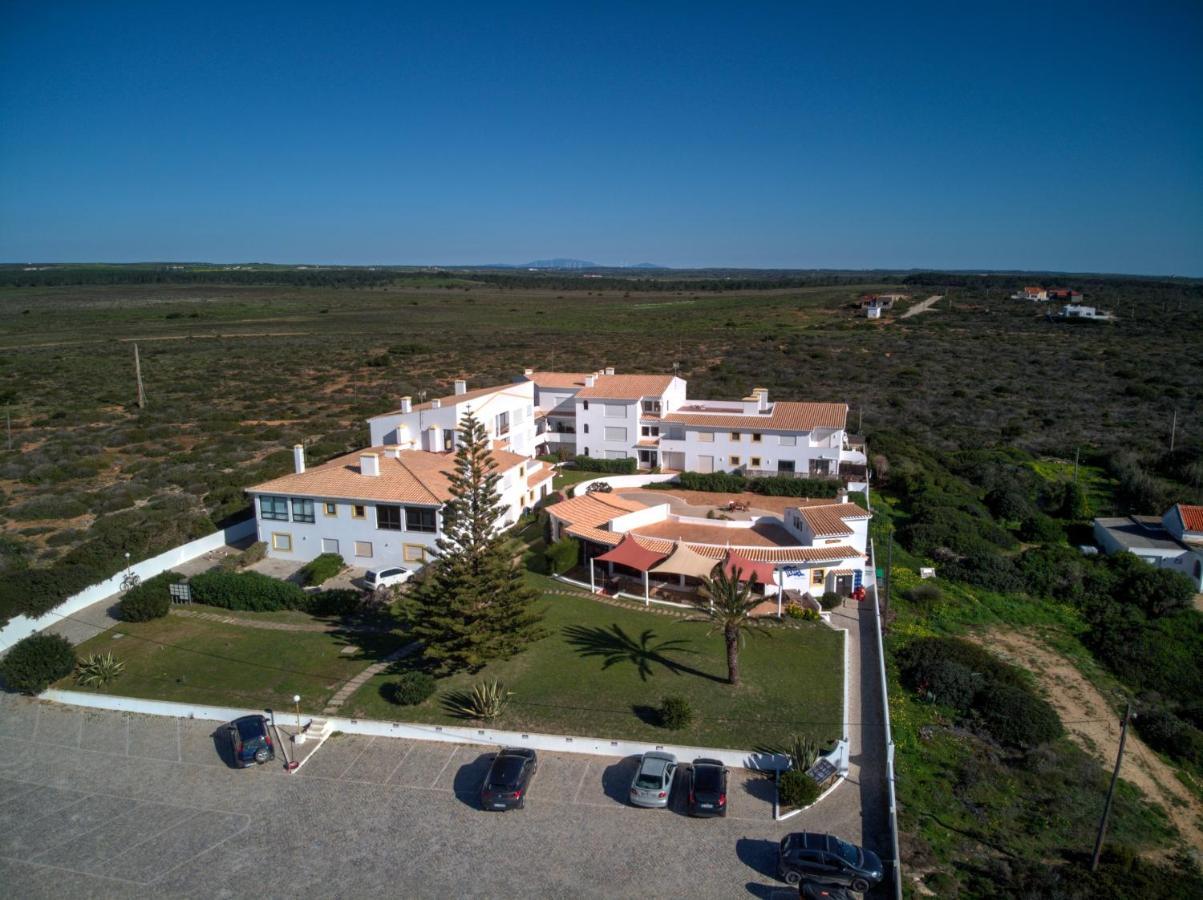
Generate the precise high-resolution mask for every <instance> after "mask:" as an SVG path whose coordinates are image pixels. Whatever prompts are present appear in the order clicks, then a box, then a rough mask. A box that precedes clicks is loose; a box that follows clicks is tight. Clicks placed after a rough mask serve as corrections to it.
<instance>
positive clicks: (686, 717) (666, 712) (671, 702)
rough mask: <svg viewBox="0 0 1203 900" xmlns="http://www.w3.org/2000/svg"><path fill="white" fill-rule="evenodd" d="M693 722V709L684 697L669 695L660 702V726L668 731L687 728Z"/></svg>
mask: <svg viewBox="0 0 1203 900" xmlns="http://www.w3.org/2000/svg"><path fill="white" fill-rule="evenodd" d="M692 721H693V707H692V706H690V705H689V701H688V700H686V699H685V698H684V697H678V696H677V695H675V694H671V695H669V696H667V697H665V698H664V699H663V700H661V701H660V725H661V726H662V727H664V728H667V729H669V730H670V731H680V730H681V729H682V728H688V727H689V723H690V722H692Z"/></svg>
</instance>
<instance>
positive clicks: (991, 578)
mask: <svg viewBox="0 0 1203 900" xmlns="http://www.w3.org/2000/svg"><path fill="white" fill-rule="evenodd" d="M941 574H942V575H943V576H944V577H945V578H951V579H954V580H956V581H965V582H968V583H969V584H972V585H976V586H977V587H983V588H986V590H990V591H998V592H1000V593H1006V592H1008V591H1018V590H1022V589H1023V586H1024V580H1023V577H1022V576H1021V575H1020V573H1019V569H1018V567H1017V566H1016V565H1015V563H1014V562H1013V561H1012V560H1011V559H1010V558H1009V557H1006V556H1003V555H1002V554H1001V553H995V552H994V551H988V552H985V553H973V554H971V555H969V556H966V557H965V558H964V559H958V560H953V561H952V562H950V563H948V564H947V565H945V566H944V568H943V569H942V570H941Z"/></svg>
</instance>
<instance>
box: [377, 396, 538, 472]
mask: <svg viewBox="0 0 1203 900" xmlns="http://www.w3.org/2000/svg"><path fill="white" fill-rule="evenodd" d="M534 406H535V386H534V383H533V382H529V381H526V382H518V383H515V384H512V385H509V386H507V387H504V388H499V389H498V390H497V391H495V392H494V393H492V394H485V395H483V396H480V397H473V398H472V399H470V400H464V401H462V402H458V403H457V402H455V401H454V399H446V398H445V399H444V401H443V405H442V406H441V407H439V408H438V409H423V410H420V411H415V412H410V413H401V412H394V413H388V414H385V415H382V416H375V417H373V418H371V419H368V427H369V430H370V432H371V437H372V446H373V447H379V446H381V445H383V444H402V445H405V444H406V442H407V441H418V440H420V435H421V434H422V433H423V432H424V431H425V430H426V429H428V428H430V427H431V426H432V425H437V426H438V427H440V428H441V429H443V430H444V431H448V430H452V431H454V430H458V428H459V423H460V420H461V419H462V418H463V417H464V415H466V414H467V412H468V411H469V410H471V411H472V412H473V413H474V414H475V415H476V416H477V418H479V419H480V420H481V422H482V424H483V425H484V426H485V430H486V431H487V432H488V434H489V437H490V438H497V437H498V435H497V434H496V417H497V415H498V414H499V413H502V412H508V413H509V414H510V430H509V433H508V434H506V435H504V436H501V437H502V439H503V440H504V439H508V440H509V441H510V445H511V448H512V449H513V452H515V453H518V454H520V455H522V456H531V455H532V454H533V453H534V449H535V443H534V442H535V424H534ZM415 448H416V449H427V448H423V447H421V446H419V445H415Z"/></svg>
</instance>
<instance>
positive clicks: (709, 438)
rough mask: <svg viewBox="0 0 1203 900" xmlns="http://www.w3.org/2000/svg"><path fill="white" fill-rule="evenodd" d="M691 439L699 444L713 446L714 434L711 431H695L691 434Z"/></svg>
mask: <svg viewBox="0 0 1203 900" xmlns="http://www.w3.org/2000/svg"><path fill="white" fill-rule="evenodd" d="M693 437H694V440H696V441H697V442H698V443H699V444H713V443H714V432H713V431H695V432H694V433H693Z"/></svg>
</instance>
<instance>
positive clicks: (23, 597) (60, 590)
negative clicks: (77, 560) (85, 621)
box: [0, 563, 112, 618]
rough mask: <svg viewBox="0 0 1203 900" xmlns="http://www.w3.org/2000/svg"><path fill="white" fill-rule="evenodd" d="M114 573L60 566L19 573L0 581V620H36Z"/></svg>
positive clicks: (17, 571) (91, 568)
mask: <svg viewBox="0 0 1203 900" xmlns="http://www.w3.org/2000/svg"><path fill="white" fill-rule="evenodd" d="M111 574H112V572H102V571H100V570H97V569H95V568H93V567H92V566H84V565H74V564H63V563H57V564H56V565H54V566H52V567H51V568H48V569H19V570H16V571H8V572H5V573H4V577H3V578H0V617H3V618H8V617H11V616H14V615H16V614H18V613H24V614H25V615H27V616H30V617H32V618H37V617H38V616H40V615H42V613H44V612H47V611H48V610H51V609H54V607H56V606H58V605H59V604H60V603H62V602H63V601H64V600H66V599H67V598H68V597H70V596H71V595H72V594H75V593H78V592H79V591H82V590H83V589H84V588H86V587H89V586H91V585H93V584H96V583H97V582H99V581H104V579H105V578H107V577H108V576H109V575H111Z"/></svg>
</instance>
